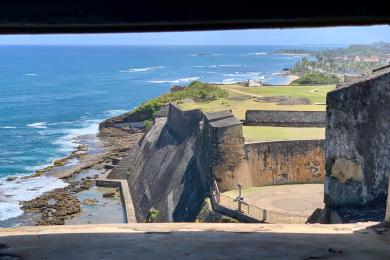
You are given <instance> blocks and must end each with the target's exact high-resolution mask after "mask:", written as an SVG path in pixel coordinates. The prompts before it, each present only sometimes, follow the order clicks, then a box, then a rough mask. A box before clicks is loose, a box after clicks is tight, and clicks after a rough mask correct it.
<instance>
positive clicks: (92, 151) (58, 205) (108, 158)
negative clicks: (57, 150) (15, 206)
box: [8, 128, 144, 225]
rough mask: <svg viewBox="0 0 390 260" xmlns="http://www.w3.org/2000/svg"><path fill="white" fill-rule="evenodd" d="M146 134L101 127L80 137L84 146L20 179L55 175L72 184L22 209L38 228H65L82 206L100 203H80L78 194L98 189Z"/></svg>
mask: <svg viewBox="0 0 390 260" xmlns="http://www.w3.org/2000/svg"><path fill="white" fill-rule="evenodd" d="M143 134H144V130H143V129H129V128H101V129H100V131H99V133H98V134H96V135H93V136H91V135H90V136H80V137H78V138H79V139H80V140H81V141H82V145H79V146H78V147H77V149H76V150H75V151H73V152H71V154H70V155H69V156H66V157H64V158H61V159H59V160H56V161H54V162H53V165H52V166H49V167H46V168H44V169H41V170H37V171H36V172H35V173H34V174H32V175H30V176H25V177H20V178H33V177H37V176H41V175H45V176H54V177H57V178H60V179H62V180H63V181H64V182H65V183H67V184H68V185H67V186H66V187H64V188H59V189H55V190H52V191H49V192H46V193H44V194H43V195H41V196H39V197H37V198H35V199H32V200H30V201H23V202H20V204H21V205H22V210H23V211H24V212H25V214H28V215H34V217H33V218H32V219H33V220H32V222H33V224H35V225H64V224H65V223H66V221H67V220H70V219H72V218H73V217H75V216H77V214H81V212H82V207H81V205H82V204H84V205H89V206H94V205H96V203H97V201H96V200H93V199H84V200H83V201H80V200H79V199H78V198H77V194H78V193H81V192H83V191H86V190H89V189H91V188H92V187H94V186H95V179H97V178H99V176H100V175H103V174H106V172H107V171H108V170H109V169H110V167H111V166H113V165H115V164H117V163H118V161H119V160H120V159H121V158H122V157H123V156H125V155H126V154H128V153H130V154H131V153H135V151H137V149H138V142H139V140H140V139H141V138H142V136H143ZM88 171H89V172H88ZM90 172H92V174H91V173H90ZM108 178H110V176H109V175H108ZM8 181H17V179H16V178H11V179H9V180H8ZM106 193H107V194H106ZM106 193H103V194H102V196H103V197H116V198H118V197H119V191H118V190H116V191H115V192H106ZM108 193H110V194H108ZM90 222H91V223H92V221H90Z"/></svg>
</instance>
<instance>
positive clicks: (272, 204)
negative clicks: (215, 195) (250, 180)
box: [229, 184, 325, 217]
mask: <svg viewBox="0 0 390 260" xmlns="http://www.w3.org/2000/svg"><path fill="white" fill-rule="evenodd" d="M244 195H245V196H244V201H247V202H248V203H250V204H253V205H255V206H257V207H259V208H263V209H267V210H273V211H277V212H283V213H287V214H292V215H298V216H305V217H309V216H310V215H311V214H312V213H313V211H314V210H315V209H317V208H321V209H322V208H324V206H325V205H324V202H323V201H324V185H323V184H290V185H275V186H263V187H252V188H248V191H246V190H244ZM229 196H232V195H230V194H229Z"/></svg>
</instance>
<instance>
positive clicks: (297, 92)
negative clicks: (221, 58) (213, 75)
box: [179, 85, 335, 120]
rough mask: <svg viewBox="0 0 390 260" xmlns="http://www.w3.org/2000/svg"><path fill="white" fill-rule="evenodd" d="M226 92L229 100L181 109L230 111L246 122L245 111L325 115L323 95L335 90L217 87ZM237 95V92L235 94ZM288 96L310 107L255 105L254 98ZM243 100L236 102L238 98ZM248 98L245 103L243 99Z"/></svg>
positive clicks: (192, 104)
mask: <svg viewBox="0 0 390 260" xmlns="http://www.w3.org/2000/svg"><path fill="white" fill-rule="evenodd" d="M218 86H219V87H221V88H224V89H226V90H228V92H229V97H227V98H223V99H218V100H214V101H211V102H203V103H183V104H179V106H180V107H181V108H182V109H185V110H190V109H201V110H202V111H204V112H211V111H219V110H226V109H228V110H232V112H233V114H234V115H235V116H236V117H238V118H239V119H241V120H242V119H245V112H246V111H247V110H250V109H252V110H289V111H325V110H326V104H325V102H326V93H328V92H329V91H331V90H333V89H335V86H334V85H331V86H328V85H326V86H272V87H268V86H264V87H250V88H249V87H241V86H239V85H218ZM237 91H239V92H237ZM250 95H256V97H260V96H261V97H271V96H288V97H289V98H294V99H295V98H307V99H309V100H310V101H311V102H312V103H313V104H311V105H278V104H277V103H276V102H256V101H255V99H256V97H254V96H250ZM240 97H241V98H243V99H242V100H238V99H239V98H240ZM245 97H247V99H245Z"/></svg>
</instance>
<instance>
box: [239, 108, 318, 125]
mask: <svg viewBox="0 0 390 260" xmlns="http://www.w3.org/2000/svg"><path fill="white" fill-rule="evenodd" d="M245 125H259V126H290V127H325V125H326V113H325V112H322V111H276V110H247V111H246V113H245Z"/></svg>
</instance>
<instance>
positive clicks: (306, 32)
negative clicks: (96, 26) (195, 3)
mask: <svg viewBox="0 0 390 260" xmlns="http://www.w3.org/2000/svg"><path fill="white" fill-rule="evenodd" d="M378 41H385V42H390V26H388V25H380V26H364V27H363V26H359V27H326V28H307V29H251V30H226V31H196V32H164V33H117V34H112V33H109V34H108V33H107V34H52V35H44V34H43V35H1V36H0V45H32V44H36V45H313V44H358V43H372V42H378Z"/></svg>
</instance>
